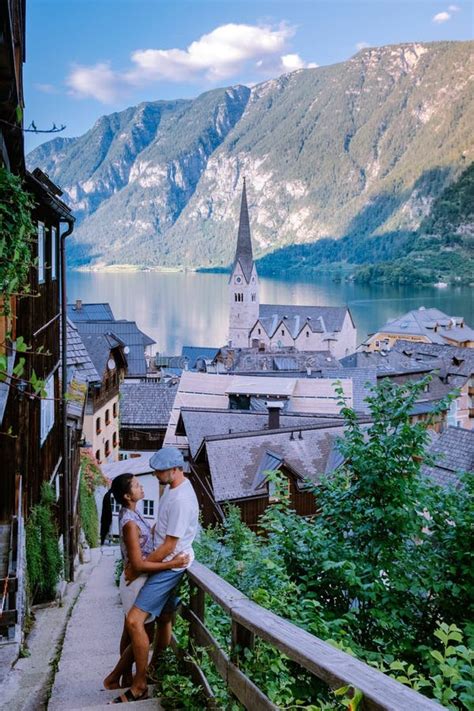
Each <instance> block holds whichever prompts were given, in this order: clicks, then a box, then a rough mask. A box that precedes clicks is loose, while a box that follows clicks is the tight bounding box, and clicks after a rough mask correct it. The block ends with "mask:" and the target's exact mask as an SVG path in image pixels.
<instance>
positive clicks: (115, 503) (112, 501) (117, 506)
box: [110, 496, 122, 514]
mask: <svg viewBox="0 0 474 711" xmlns="http://www.w3.org/2000/svg"><path fill="white" fill-rule="evenodd" d="M110 504H111V506H112V513H113V514H118V513H120V509H121V508H122V507H121V505H120V504H119V502H118V501H115V499H114V497H113V496H111V497H110Z"/></svg>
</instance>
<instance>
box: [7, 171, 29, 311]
mask: <svg viewBox="0 0 474 711" xmlns="http://www.w3.org/2000/svg"><path fill="white" fill-rule="evenodd" d="M33 208H34V202H33V198H32V196H31V195H30V194H29V193H28V192H27V191H26V190H24V188H23V186H22V184H21V180H20V178H19V177H18V176H16V175H13V173H10V171H8V170H6V168H4V167H0V295H1V299H0V315H4V314H6V315H9V314H10V311H11V297H12V296H16V295H18V294H25V293H28V292H29V289H30V285H29V273H30V267H32V266H33V264H34V258H33V250H32V244H33V241H34V239H35V226H34V224H33V221H32V219H31V213H32V211H33Z"/></svg>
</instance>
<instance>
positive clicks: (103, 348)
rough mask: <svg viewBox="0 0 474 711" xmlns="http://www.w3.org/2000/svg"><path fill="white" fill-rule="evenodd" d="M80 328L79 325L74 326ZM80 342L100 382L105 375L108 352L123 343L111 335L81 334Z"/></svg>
mask: <svg viewBox="0 0 474 711" xmlns="http://www.w3.org/2000/svg"><path fill="white" fill-rule="evenodd" d="M76 325H78V326H79V327H80V324H76ZM79 333H80V334H81V338H82V342H83V343H84V346H85V347H86V350H87V352H88V354H89V356H90V359H91V361H92V363H93V365H94V368H95V369H96V371H97V373H99V374H100V376H101V377H100V380H102V376H103V375H104V373H105V368H106V366H107V361H108V360H109V358H110V351H111V350H112V349H113V348H117V347H119V346H123V342H122V341H120V340H119V339H118V338H117V337H116V336H113V335H112V334H111V333H93V334H87V333H81V331H79Z"/></svg>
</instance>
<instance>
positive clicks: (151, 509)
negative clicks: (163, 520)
mask: <svg viewBox="0 0 474 711" xmlns="http://www.w3.org/2000/svg"><path fill="white" fill-rule="evenodd" d="M143 515H144V516H154V515H155V502H154V501H153V499H143Z"/></svg>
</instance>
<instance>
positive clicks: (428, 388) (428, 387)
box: [423, 383, 430, 393]
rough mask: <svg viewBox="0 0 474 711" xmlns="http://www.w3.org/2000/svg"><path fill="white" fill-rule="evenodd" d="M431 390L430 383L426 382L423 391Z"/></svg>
mask: <svg viewBox="0 0 474 711" xmlns="http://www.w3.org/2000/svg"><path fill="white" fill-rule="evenodd" d="M429 391H430V384H429V383H425V384H424V385H423V392H424V393H429Z"/></svg>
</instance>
